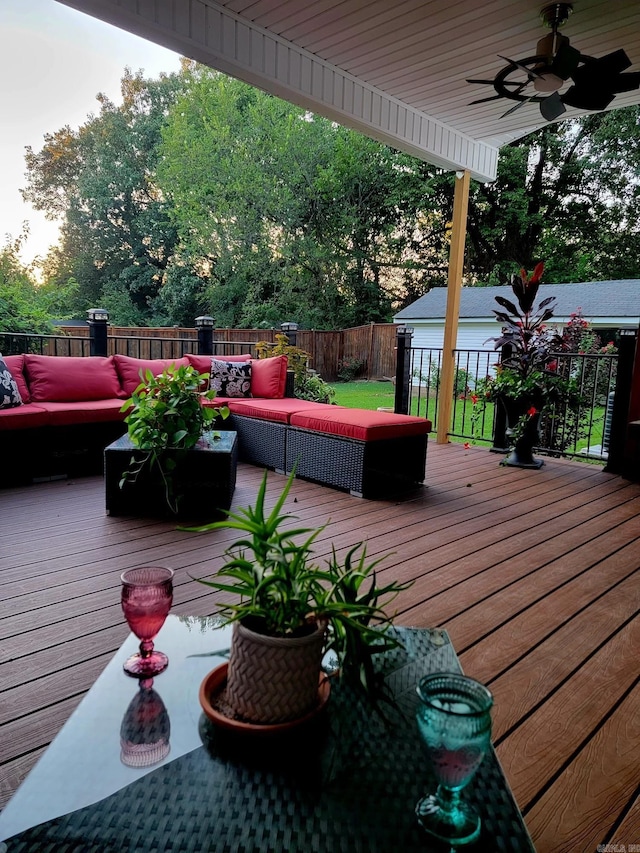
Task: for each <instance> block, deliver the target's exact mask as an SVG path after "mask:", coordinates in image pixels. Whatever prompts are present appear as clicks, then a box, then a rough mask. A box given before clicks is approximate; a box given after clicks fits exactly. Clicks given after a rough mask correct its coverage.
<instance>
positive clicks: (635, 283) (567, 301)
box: [394, 279, 640, 321]
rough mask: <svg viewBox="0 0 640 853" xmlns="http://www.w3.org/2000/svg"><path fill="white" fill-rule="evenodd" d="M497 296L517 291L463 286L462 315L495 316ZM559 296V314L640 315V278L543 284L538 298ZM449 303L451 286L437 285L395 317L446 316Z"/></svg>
mask: <svg viewBox="0 0 640 853" xmlns="http://www.w3.org/2000/svg"><path fill="white" fill-rule="evenodd" d="M496 296H504V297H506V298H507V299H512V300H513V298H514V297H513V291H512V289H511V287H509V286H508V285H504V286H502V287H463V288H462V292H461V294H460V317H470V318H473V317H476V318H481V317H493V313H492V312H493V309H494V308H497V307H498V305H497V303H496V302H495V297H496ZM547 296H555V297H556V298H557V302H556V304H555V307H554V312H553V313H554V315H555V316H556V317H568V316H569V315H570V314H571V313H572V312H573V311H576V310H577V309H578V308H580V309H581V310H582V314H583V316H584V317H586V318H587V319H588V320H593V319H595V318H596V317H639V316H640V279H625V280H622V281H583V282H577V283H574V284H542V285H540V290H539V291H538V300H537V301H536V304H537V303H538V301H539V300H540V299H544V298H545V297H547ZM446 304H447V288H446V287H434V289H433V290H431V291H429V293H426V294H425V295H424V296H421V297H420V299H417V300H416V301H415V302H414V303H412V304H411V305H409V306H408V307H407V308H403V310H402V311H399V312H398V313H397V314H396V315H395V317H394V319H395V320H402V321H406V320H421V319H429V320H431V319H439V318H444V316H445V312H446Z"/></svg>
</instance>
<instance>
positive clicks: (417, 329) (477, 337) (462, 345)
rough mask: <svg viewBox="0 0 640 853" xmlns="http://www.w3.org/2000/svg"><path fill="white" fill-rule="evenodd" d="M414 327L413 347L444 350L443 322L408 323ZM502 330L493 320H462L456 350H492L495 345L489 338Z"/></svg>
mask: <svg viewBox="0 0 640 853" xmlns="http://www.w3.org/2000/svg"><path fill="white" fill-rule="evenodd" d="M407 325H408V326H412V327H413V338H412V341H411V345H412V346H413V347H425V348H431V349H442V346H443V343H444V321H443V320H415V321H413V322H411V323H407ZM499 332H500V328H499V326H498V324H497V323H496V322H495V321H491V320H468V319H461V320H460V321H459V324H458V339H457V344H456V348H457V349H464V350H474V349H481V350H492V349H493V343H492V342H491V341H489V342H487V339H488V338H492V337H495V336H496V335H497V334H498V333H499Z"/></svg>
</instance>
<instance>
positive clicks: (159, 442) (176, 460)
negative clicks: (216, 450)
mask: <svg viewBox="0 0 640 853" xmlns="http://www.w3.org/2000/svg"><path fill="white" fill-rule="evenodd" d="M208 378H209V377H208V374H206V373H199V372H198V371H197V370H196V369H195V368H194V367H191V366H190V365H180V366H176V365H175V364H170V365H169V366H168V367H166V368H165V369H164V370H163V371H162V373H160V374H159V375H158V376H154V375H153V373H152V372H151V371H150V370H148V371H147V372H146V375H145V377H144V379H143V381H142V382H141V383H140V385H138V387H137V388H136V390H135V391H134V392H133V395H132V396H131V398H130V399H128V400H126V401H125V403H124V404H123V405H122V411H126V412H127V415H126V417H125V423H126V424H127V432H128V435H129V438H130V440H131V443H132V444H133V445H134V446H135V448H136V450H135V451H134V452H133V454H132V456H131V459H130V462H129V469H128V470H127V471H125V472H124V473H123V475H122V477H121V479H120V483H119V485H120V488H121V489H126V488H128V487H131V486H134V485H136V484H138V485H139V484H141V483H145V484H147V486H148V489H149V491H153V490H155V491H156V493H157V490H158V487H159V488H160V490H161V491H162V493H163V495H164V500H165V502H166V506H167V508H168V510H169V511H170V513H172V514H174V515H176V516H179V514H180V509H181V503H182V501H183V499H184V497H185V490H186V489H187V488H188V486H189V483H185V482H183V479H184V478H183V477H182V474H183V473H184V472H183V471H182V468H183V467H184V465H183V463H184V460H185V458H186V457H187V454H189V452H190V451H191V450H192V449H193V448H195V447H196V445H197V444H198V442H200V441H202V440H205V439H204V436H205V434H206V440H211V441H216V439H218V438H219V434H218V433H216V432H212V431H208V430H209V428H210V427H211V425H212V424H213V422H214V421H215V420H216V418H222V419H225V418H227V417H228V415H229V410H228V409H227V407H226V406H221V407H215V406H211V405H206V403H208V402H209V401H212V400H214V399H215V391H213V390H209V389H207V380H208ZM203 389H204V390H203ZM187 479H188V478H187Z"/></svg>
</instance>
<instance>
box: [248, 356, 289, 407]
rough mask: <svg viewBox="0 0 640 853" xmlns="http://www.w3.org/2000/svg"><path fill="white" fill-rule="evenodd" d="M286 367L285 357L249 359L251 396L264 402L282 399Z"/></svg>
mask: <svg viewBox="0 0 640 853" xmlns="http://www.w3.org/2000/svg"><path fill="white" fill-rule="evenodd" d="M287 366H288V362H287V357H286V355H274V356H272V357H271V358H253V359H251V395H252V396H253V397H262V398H263V399H265V400H277V399H281V398H282V397H284V392H285V389H286V387H287Z"/></svg>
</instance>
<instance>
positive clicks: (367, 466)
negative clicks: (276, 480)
mask: <svg viewBox="0 0 640 853" xmlns="http://www.w3.org/2000/svg"><path fill="white" fill-rule="evenodd" d="M429 432H431V422H430V421H428V420H426V419H425V418H415V417H411V416H409V415H395V414H391V413H389V412H373V411H369V410H366V409H346V408H345V409H343V408H340V407H337V406H323V407H322V408H318V409H308V410H306V411H300V412H296V413H294V414H292V415H291V417H290V419H289V429H288V432H287V452H286V470H287V471H291V470H293V467H294V466H295V468H296V476H298V477H304V478H306V479H309V480H315V481H316V482H319V483H323V484H325V485H329V486H334V487H335V488H338V489H346V490H348V491H350V492H351V493H352V494H355V495H358V496H361V497H365V498H387V497H392V496H393V495H394V494H398V493H401V492H404V491H406V490H407V489H409V488H412V487H414V486H416V485H417V484H419V483H422V482H423V481H424V477H425V466H426V459H427V436H428V434H429Z"/></svg>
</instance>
